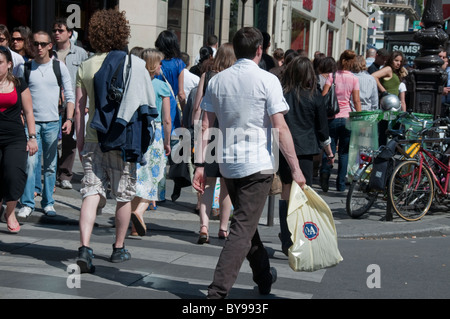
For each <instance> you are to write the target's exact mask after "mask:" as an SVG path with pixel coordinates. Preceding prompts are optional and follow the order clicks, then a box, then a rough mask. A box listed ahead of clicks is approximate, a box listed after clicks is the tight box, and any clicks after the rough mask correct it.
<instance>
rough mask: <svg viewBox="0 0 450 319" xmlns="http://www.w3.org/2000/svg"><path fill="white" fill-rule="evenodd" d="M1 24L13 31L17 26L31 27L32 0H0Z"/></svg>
mask: <svg viewBox="0 0 450 319" xmlns="http://www.w3.org/2000/svg"><path fill="white" fill-rule="evenodd" d="M0 24H4V25H6V26H7V27H8V29H9V30H10V31H11V30H12V29H13V28H15V27H19V26H28V27H31V0H18V1H7V0H0Z"/></svg>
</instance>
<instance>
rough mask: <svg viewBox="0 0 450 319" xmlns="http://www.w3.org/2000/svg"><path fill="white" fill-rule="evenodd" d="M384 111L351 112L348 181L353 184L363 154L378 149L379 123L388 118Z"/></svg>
mask: <svg viewBox="0 0 450 319" xmlns="http://www.w3.org/2000/svg"><path fill="white" fill-rule="evenodd" d="M384 113H390V112H383V111H382V110H376V111H361V112H351V113H350V117H349V121H348V125H347V128H348V129H349V130H351V132H352V133H351V136H350V148H349V154H348V167H347V179H348V181H349V182H350V183H351V182H352V180H353V176H354V174H355V173H356V171H357V170H358V169H359V165H360V164H361V162H360V161H361V159H360V158H361V153H370V152H371V151H374V150H377V149H378V122H379V121H380V120H382V119H384V117H385V116H386V114H384Z"/></svg>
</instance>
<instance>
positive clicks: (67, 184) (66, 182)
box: [59, 181, 72, 189]
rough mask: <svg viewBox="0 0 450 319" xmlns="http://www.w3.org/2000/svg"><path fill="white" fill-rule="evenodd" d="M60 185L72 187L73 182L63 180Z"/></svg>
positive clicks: (66, 187)
mask: <svg viewBox="0 0 450 319" xmlns="http://www.w3.org/2000/svg"><path fill="white" fill-rule="evenodd" d="M59 187H61V188H62V189H72V184H71V183H70V182H69V181H61V184H60V185H59Z"/></svg>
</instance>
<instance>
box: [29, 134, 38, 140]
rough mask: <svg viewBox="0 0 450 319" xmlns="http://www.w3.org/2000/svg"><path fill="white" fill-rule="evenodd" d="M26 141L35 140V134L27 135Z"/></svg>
mask: <svg viewBox="0 0 450 319" xmlns="http://www.w3.org/2000/svg"><path fill="white" fill-rule="evenodd" d="M28 139H30V140H35V139H36V134H30V135H28Z"/></svg>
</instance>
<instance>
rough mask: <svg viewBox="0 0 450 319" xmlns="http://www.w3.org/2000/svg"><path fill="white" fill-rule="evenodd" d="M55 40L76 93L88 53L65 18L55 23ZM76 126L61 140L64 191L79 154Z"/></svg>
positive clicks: (60, 171)
mask: <svg viewBox="0 0 450 319" xmlns="http://www.w3.org/2000/svg"><path fill="white" fill-rule="evenodd" d="M52 32H53V40H54V43H55V48H54V53H55V56H56V57H57V58H58V60H60V61H62V62H64V63H65V64H66V66H67V69H68V70H69V73H70V79H71V80H72V88H73V92H75V84H76V77H77V71H78V67H79V66H80V65H81V63H82V62H83V61H84V60H86V59H87V58H88V54H87V52H86V51H85V50H84V49H83V48H81V47H79V46H77V45H75V44H74V43H72V41H71V38H72V35H73V30H72V29H71V28H69V27H68V26H67V20H66V19H64V18H61V19H57V20H55V22H54V23H53V31H52ZM61 115H62V116H61V118H62V123H63V124H64V123H65V122H66V120H67V113H65V112H62V114H61ZM74 129H75V125H72V132H70V134H67V135H63V136H62V140H61V156H60V157H59V159H58V171H57V178H56V179H57V184H58V185H59V186H60V187H61V188H62V189H72V184H71V180H72V177H73V172H72V168H73V164H74V162H75V156H76V152H77V142H76V141H75V140H74V138H73V135H74Z"/></svg>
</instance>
